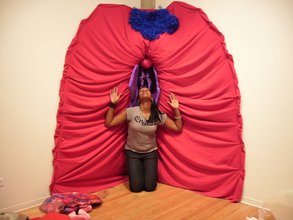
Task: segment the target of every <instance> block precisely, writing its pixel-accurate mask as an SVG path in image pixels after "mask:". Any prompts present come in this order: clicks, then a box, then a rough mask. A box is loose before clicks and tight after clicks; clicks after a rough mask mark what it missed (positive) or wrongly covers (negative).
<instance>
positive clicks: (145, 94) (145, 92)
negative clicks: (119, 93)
mask: <svg viewBox="0 0 293 220" xmlns="http://www.w3.org/2000/svg"><path fill="white" fill-rule="evenodd" d="M138 99H139V101H140V102H141V101H143V100H145V101H151V100H152V93H151V91H150V89H149V88H148V87H142V88H140V89H139V91H138Z"/></svg>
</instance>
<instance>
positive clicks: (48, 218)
mask: <svg viewBox="0 0 293 220" xmlns="http://www.w3.org/2000/svg"><path fill="white" fill-rule="evenodd" d="M31 220H70V218H69V216H67V215H65V214H60V213H48V214H46V215H44V216H42V217H37V218H32V219H31Z"/></svg>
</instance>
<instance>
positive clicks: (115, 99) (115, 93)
mask: <svg viewBox="0 0 293 220" xmlns="http://www.w3.org/2000/svg"><path fill="white" fill-rule="evenodd" d="M120 96H121V93H120V94H118V88H117V87H114V89H113V90H112V91H111V92H110V99H111V102H112V103H113V104H117V102H118V101H119V98H120Z"/></svg>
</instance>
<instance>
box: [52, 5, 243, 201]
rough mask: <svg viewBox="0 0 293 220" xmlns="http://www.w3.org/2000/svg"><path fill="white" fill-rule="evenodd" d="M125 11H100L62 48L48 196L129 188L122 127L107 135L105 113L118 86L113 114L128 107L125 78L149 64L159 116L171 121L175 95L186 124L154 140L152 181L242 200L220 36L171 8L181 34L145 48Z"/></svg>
mask: <svg viewBox="0 0 293 220" xmlns="http://www.w3.org/2000/svg"><path fill="white" fill-rule="evenodd" d="M131 10H132V9H131V8H130V7H128V6H125V5H111V4H102V5H98V6H97V8H96V9H95V10H94V11H93V12H92V14H91V15H90V16H89V17H88V18H87V19H85V20H83V21H82V22H81V23H80V26H79V28H78V31H77V34H76V36H75V37H74V39H73V40H72V42H71V44H70V46H69V48H68V51H67V54H66V60H65V65H64V72H63V77H62V80H61V85H60V104H59V109H58V114H57V128H56V132H55V147H54V150H53V154H54V161H53V166H54V174H53V178H52V183H51V186H50V187H51V192H52V193H58V192H59V193H60V192H68V191H79V192H86V193H89V192H95V191H98V190H101V189H104V188H108V187H111V186H115V185H117V184H119V183H121V182H124V181H126V180H127V175H126V169H125V158H124V157H125V156H124V150H123V148H124V145H125V142H126V135H127V134H126V132H127V130H126V126H127V125H126V124H123V125H121V126H118V127H113V128H111V129H108V128H106V127H105V126H104V120H105V114H106V111H107V110H108V104H109V91H110V90H111V89H112V88H113V87H115V86H118V89H119V91H120V92H122V96H121V98H120V102H119V103H118V105H117V108H116V110H115V111H116V113H118V112H120V111H122V110H123V109H125V108H127V107H128V106H129V104H130V92H129V89H128V85H129V82H130V76H131V73H132V71H133V69H134V67H135V66H136V65H137V64H139V63H140V62H141V61H142V60H143V59H144V58H145V57H148V58H149V59H150V60H151V61H152V63H153V65H154V67H155V70H156V72H157V77H158V83H159V88H160V95H159V108H160V110H161V111H163V112H165V113H166V114H167V115H168V116H169V117H171V118H172V117H173V112H172V109H171V108H170V106H169V105H168V100H169V94H170V93H171V92H172V93H174V94H176V96H177V98H178V99H179V101H180V110H181V112H182V116H183V131H182V132H181V133H180V134H175V133H174V132H172V131H169V130H166V129H164V128H163V127H161V128H160V129H159V131H158V134H157V142H158V146H159V147H158V148H159V167H158V175H159V179H158V181H159V182H161V183H164V184H169V185H172V186H176V187H180V188H185V189H191V190H195V191H198V192H200V193H202V194H205V195H208V196H211V197H220V198H226V199H230V200H232V201H239V200H240V199H241V196H242V190H243V182H244V173H245V172H244V158H245V152H244V144H243V141H242V119H241V115H240V93H239V89H238V82H237V77H236V73H235V70H234V66H233V65H234V64H233V58H232V56H231V55H230V54H229V53H228V51H227V49H226V45H225V42H224V37H223V35H222V34H221V33H220V32H219V30H218V29H217V28H216V27H215V26H214V25H213V24H212V22H211V21H210V20H209V19H208V17H207V16H206V14H205V13H204V12H203V11H202V10H201V9H198V8H195V7H193V6H191V5H188V4H186V3H182V2H173V3H171V4H170V5H169V6H168V7H167V10H168V11H169V12H170V14H172V15H175V16H176V17H177V18H178V21H179V28H178V30H177V31H176V32H174V33H173V34H168V33H163V34H161V35H160V36H159V38H157V39H155V40H152V41H149V40H146V39H145V38H144V37H143V36H142V35H141V34H140V33H139V32H137V31H135V30H133V29H132V28H131V26H130V24H129V16H130V13H131Z"/></svg>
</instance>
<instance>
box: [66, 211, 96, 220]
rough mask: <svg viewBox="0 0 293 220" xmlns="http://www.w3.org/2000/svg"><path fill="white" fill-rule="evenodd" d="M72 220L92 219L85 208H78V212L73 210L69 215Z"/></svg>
mask: <svg viewBox="0 0 293 220" xmlns="http://www.w3.org/2000/svg"><path fill="white" fill-rule="evenodd" d="M68 216H69V218H70V219H71V220H89V219H91V217H90V215H89V214H88V213H87V212H86V211H85V210H83V209H80V210H78V214H76V213H75V211H74V212H71V213H70V214H69V215H68Z"/></svg>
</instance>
